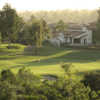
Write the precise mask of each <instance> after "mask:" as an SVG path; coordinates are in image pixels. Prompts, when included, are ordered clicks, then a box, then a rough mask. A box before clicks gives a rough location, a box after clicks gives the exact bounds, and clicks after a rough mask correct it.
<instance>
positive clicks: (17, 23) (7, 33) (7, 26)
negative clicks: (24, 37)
mask: <svg viewBox="0 0 100 100" xmlns="http://www.w3.org/2000/svg"><path fill="white" fill-rule="evenodd" d="M22 24H23V21H22V18H20V17H19V16H18V15H17V12H16V10H15V9H12V8H11V6H10V5H9V4H6V5H5V6H4V7H3V8H2V10H0V32H1V33H2V38H3V41H5V40H6V41H9V42H15V41H16V40H17V38H18V32H20V31H21V28H22Z"/></svg>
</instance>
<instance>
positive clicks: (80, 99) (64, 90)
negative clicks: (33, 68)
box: [0, 69, 100, 100]
mask: <svg viewBox="0 0 100 100" xmlns="http://www.w3.org/2000/svg"><path fill="white" fill-rule="evenodd" d="M94 87H95V86H94ZM99 94H100V92H98V93H97V92H95V91H91V88H89V87H88V86H85V85H84V84H83V83H81V82H79V81H78V82H77V81H74V80H68V79H66V78H65V77H64V78H58V79H57V80H56V81H43V82H42V81H40V78H39V77H37V76H35V75H33V74H32V73H31V72H30V71H27V70H26V69H21V70H19V72H18V73H17V74H16V75H14V74H13V73H12V72H11V71H10V70H4V71H2V72H1V78H0V100H100V96H99Z"/></svg>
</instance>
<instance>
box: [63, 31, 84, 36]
mask: <svg viewBox="0 0 100 100" xmlns="http://www.w3.org/2000/svg"><path fill="white" fill-rule="evenodd" d="M83 33H84V32H83V31H72V32H67V33H64V35H65V37H75V36H78V35H81V34H83Z"/></svg>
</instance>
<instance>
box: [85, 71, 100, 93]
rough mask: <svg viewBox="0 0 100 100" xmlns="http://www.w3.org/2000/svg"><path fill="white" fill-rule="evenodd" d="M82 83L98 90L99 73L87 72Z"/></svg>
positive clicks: (99, 86) (99, 88)
mask: <svg viewBox="0 0 100 100" xmlns="http://www.w3.org/2000/svg"><path fill="white" fill-rule="evenodd" d="M84 84H85V85H89V86H90V87H91V89H93V90H96V91H98V90H100V73H98V72H94V73H92V72H91V73H87V74H85V76H84Z"/></svg>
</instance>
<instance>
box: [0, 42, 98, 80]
mask: <svg viewBox="0 0 100 100" xmlns="http://www.w3.org/2000/svg"><path fill="white" fill-rule="evenodd" d="M12 45H13V44H12ZM17 45H18V46H20V49H7V48H6V46H7V44H2V45H0V70H2V69H7V68H10V69H12V71H14V72H15V73H16V72H17V71H18V70H19V69H20V68H24V67H25V68H27V69H30V70H31V71H32V72H33V73H34V74H37V75H41V74H53V75H58V76H63V75H64V74H65V72H64V70H63V69H62V68H61V63H72V64H73V65H74V68H72V71H73V72H75V70H77V73H76V76H77V78H80V77H81V76H82V75H83V74H84V72H90V71H98V70H100V50H96V49H75V48H73V49H72V48H67V47H66V48H55V47H52V46H50V45H49V46H44V47H43V48H41V49H40V50H39V56H35V55H33V53H34V51H33V50H31V51H30V54H29V55H27V54H26V53H25V52H24V48H25V46H23V45H19V44H17ZM38 60H40V61H38ZM76 76H75V77H76Z"/></svg>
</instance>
